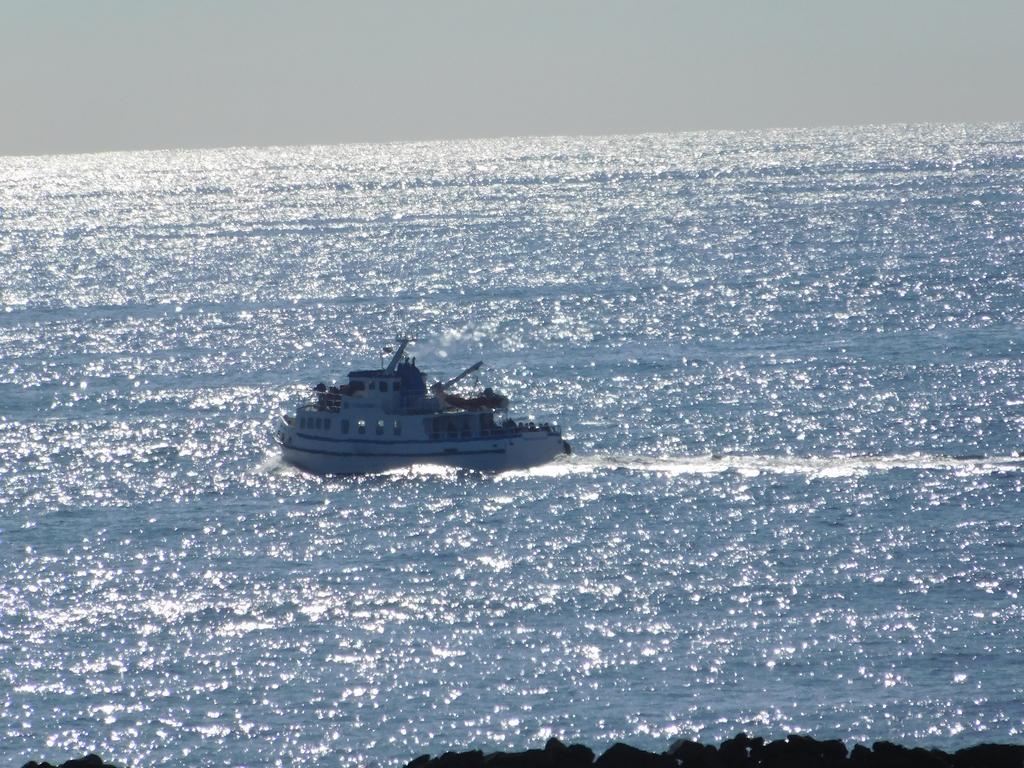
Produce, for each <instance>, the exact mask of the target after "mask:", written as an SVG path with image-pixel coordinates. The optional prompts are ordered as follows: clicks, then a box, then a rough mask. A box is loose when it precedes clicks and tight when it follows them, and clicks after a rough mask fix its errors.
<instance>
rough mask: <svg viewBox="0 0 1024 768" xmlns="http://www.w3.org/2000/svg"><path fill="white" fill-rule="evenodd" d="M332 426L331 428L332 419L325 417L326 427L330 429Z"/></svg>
mask: <svg viewBox="0 0 1024 768" xmlns="http://www.w3.org/2000/svg"><path fill="white" fill-rule="evenodd" d="M330 428H331V420H330V419H324V429H330Z"/></svg>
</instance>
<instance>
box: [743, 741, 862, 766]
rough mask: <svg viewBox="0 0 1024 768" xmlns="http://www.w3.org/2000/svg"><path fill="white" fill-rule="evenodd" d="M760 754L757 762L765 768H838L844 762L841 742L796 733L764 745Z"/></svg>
mask: <svg viewBox="0 0 1024 768" xmlns="http://www.w3.org/2000/svg"><path fill="white" fill-rule="evenodd" d="M760 752H761V759H760V760H759V762H760V764H763V765H764V766H766V768H839V766H842V765H844V764H845V762H846V745H845V744H843V742H841V741H839V740H837V739H830V740H828V741H818V740H817V739H815V738H812V737H810V736H802V735H800V734H798V733H792V734H790V735H789V736H787V737H786V738H785V739H780V740H778V741H773V742H771V743H769V744H766V745H765V746H764V749H763V750H760ZM865 752H867V750H865ZM868 754H870V752H869V753H868ZM865 765H866V764H865Z"/></svg>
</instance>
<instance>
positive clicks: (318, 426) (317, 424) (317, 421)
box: [316, 419, 320, 429]
mask: <svg viewBox="0 0 1024 768" xmlns="http://www.w3.org/2000/svg"><path fill="white" fill-rule="evenodd" d="M316 428H317V429H320V419H317V420H316Z"/></svg>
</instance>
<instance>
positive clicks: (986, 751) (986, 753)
mask: <svg viewBox="0 0 1024 768" xmlns="http://www.w3.org/2000/svg"><path fill="white" fill-rule="evenodd" d="M952 765H953V768H1021V766H1024V746H1017V745H1015V744H978V745H976V746H973V747H967V748H966V749H960V750H957V751H956V752H955V753H954V754H953V757H952Z"/></svg>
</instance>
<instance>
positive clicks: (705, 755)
mask: <svg viewBox="0 0 1024 768" xmlns="http://www.w3.org/2000/svg"><path fill="white" fill-rule="evenodd" d="M761 743H762V744H763V743H764V742H763V741H762V742H761ZM665 754H667V755H668V756H669V757H671V758H673V759H675V760H678V761H679V762H680V763H681V764H682V766H683V768H721V760H720V758H719V756H718V750H717V749H716V748H715V747H714V746H712V745H711V744H699V743H698V742H696V741H690V740H689V739H679V740H677V741H674V742H672V744H671V746H669V748H668V752H666V753H665Z"/></svg>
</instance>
